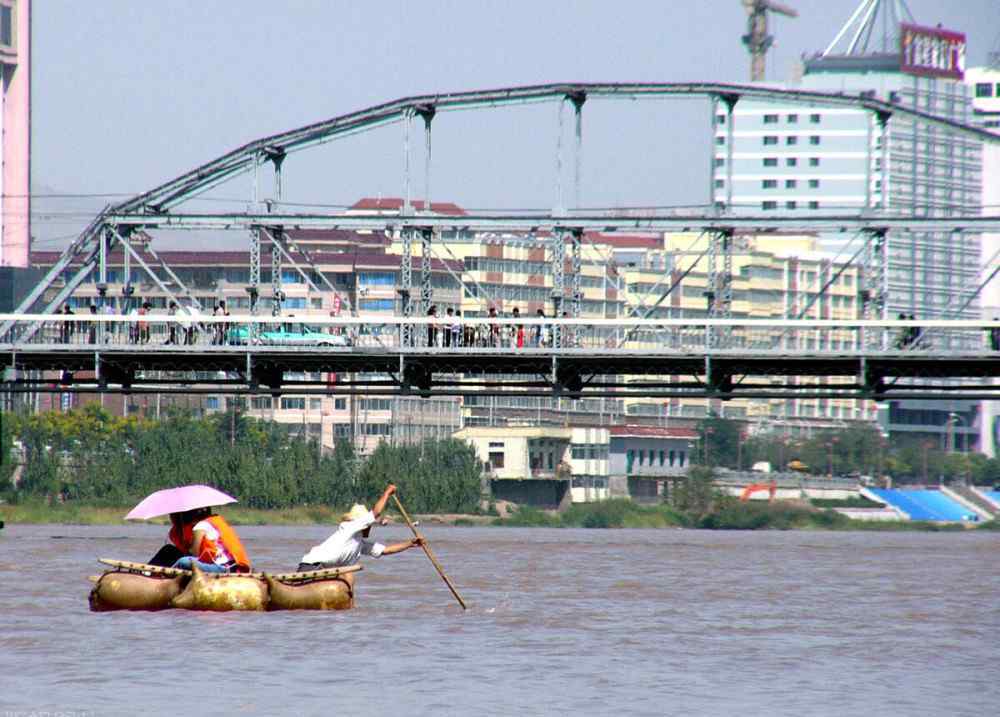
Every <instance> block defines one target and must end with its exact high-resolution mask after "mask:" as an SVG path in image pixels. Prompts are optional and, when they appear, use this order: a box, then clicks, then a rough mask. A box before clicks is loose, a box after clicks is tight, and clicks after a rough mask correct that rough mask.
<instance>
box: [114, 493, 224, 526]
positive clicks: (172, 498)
mask: <svg viewBox="0 0 1000 717" xmlns="http://www.w3.org/2000/svg"><path fill="white" fill-rule="evenodd" d="M235 502H236V499H235V498H233V496H231V495H227V494H226V493H223V492H222V491H221V490H216V489H215V488H212V487H211V486H207V485H182V486H180V487H179V488H167V489H165V490H158V491H156V492H155V493H151V494H150V495H148V496H146V497H145V498H143V499H142V502H140V503H139V505H137V506H136V507H134V508H133V509H132V510H131V511H130V512H129V514H128V515H126V516H125V520H148V519H149V518H156V517H158V516H161V515H168V514H170V513H183V512H184V511H186V510H194V509H195V508H208V507H211V506H213V505H225V504H226V503H235Z"/></svg>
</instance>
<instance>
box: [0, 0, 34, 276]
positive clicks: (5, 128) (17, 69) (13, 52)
mask: <svg viewBox="0 0 1000 717" xmlns="http://www.w3.org/2000/svg"><path fill="white" fill-rule="evenodd" d="M0 73H2V77H0V93H2V95H3V97H2V100H3V103H2V104H3V107H2V110H0V138H2V139H0V163H2V165H3V166H2V168H0V196H2V200H0V267H26V266H28V250H29V243H30V238H31V198H30V186H31V185H30V179H31V0H0Z"/></svg>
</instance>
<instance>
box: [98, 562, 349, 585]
mask: <svg viewBox="0 0 1000 717" xmlns="http://www.w3.org/2000/svg"><path fill="white" fill-rule="evenodd" d="M97 562H99V563H103V564H104V565H110V566H111V567H113V568H118V569H119V570H129V571H132V572H140V573H149V574H151V575H163V576H165V577H176V576H178V575H190V574H191V571H190V570H184V569H183V568H165V567H161V566H159V565H147V564H146V563H131V562H129V561H127V560H112V559H111V558H98V560H97ZM359 570H361V566H360V565H347V566H345V567H343V568H323V569H321V570H309V571H307V572H301V573H277V574H271V573H268V575H270V576H271V577H272V578H274V579H275V580H280V581H282V582H298V581H302V580H319V579H321V578H335V577H337V576H339V575H344V574H346V573H356V572H357V571H359ZM217 575H236V576H239V577H244V578H259V579H263V577H264V574H263V573H206V576H208V577H212V576H217Z"/></svg>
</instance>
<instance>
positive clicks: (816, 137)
mask: <svg viewBox="0 0 1000 717" xmlns="http://www.w3.org/2000/svg"><path fill="white" fill-rule="evenodd" d="M809 144H819V135H818V134H814V135H812V136H811V137H810V138H809Z"/></svg>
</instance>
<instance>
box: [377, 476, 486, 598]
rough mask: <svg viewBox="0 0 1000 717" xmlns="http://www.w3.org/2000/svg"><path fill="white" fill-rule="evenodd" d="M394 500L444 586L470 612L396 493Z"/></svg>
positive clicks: (393, 496)
mask: <svg viewBox="0 0 1000 717" xmlns="http://www.w3.org/2000/svg"><path fill="white" fill-rule="evenodd" d="M392 499H393V500H394V501H396V507H397V508H399V512H400V514H401V515H402V516H403V520H405V521H406V524H407V525H408V526H410V530H412V531H413V534H414V535H415V536H416V537H417V538H419V539H420V547H421V548H423V549H424V552H425V553H427V557H428V558H430V559H431V562H432V563H434V567H435V568H436V569H437V571H438V575H440V576H441V579H442V580H444V584H445V585H447V586H448V589H449V590H451V594H452V595H454V596H455V599H456V600H458V604H459V605H461V606H462V609H463V610H468V609H469V608H468V606H467V605H466V604H465V600H463V599H462V596H461V595H459V594H458V590H456V589H455V586H454V585H452V584H451V580H450V579H449V578H448V576H447V575H445V574H444V568H442V567H441V563H439V562H438V561H437V558H435V557H434V553H432V552H431V546H429V545H428V544H427V539H426V538H424V536H422V535H421V534H420V533H418V532H417V526H415V525H414V524H413V521H412V520H410V516H409V515H408V514H407V513H406V509H405V508H403V504H402V503H400V502H399V498H397V497H396V494H395V493H393V494H392Z"/></svg>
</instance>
